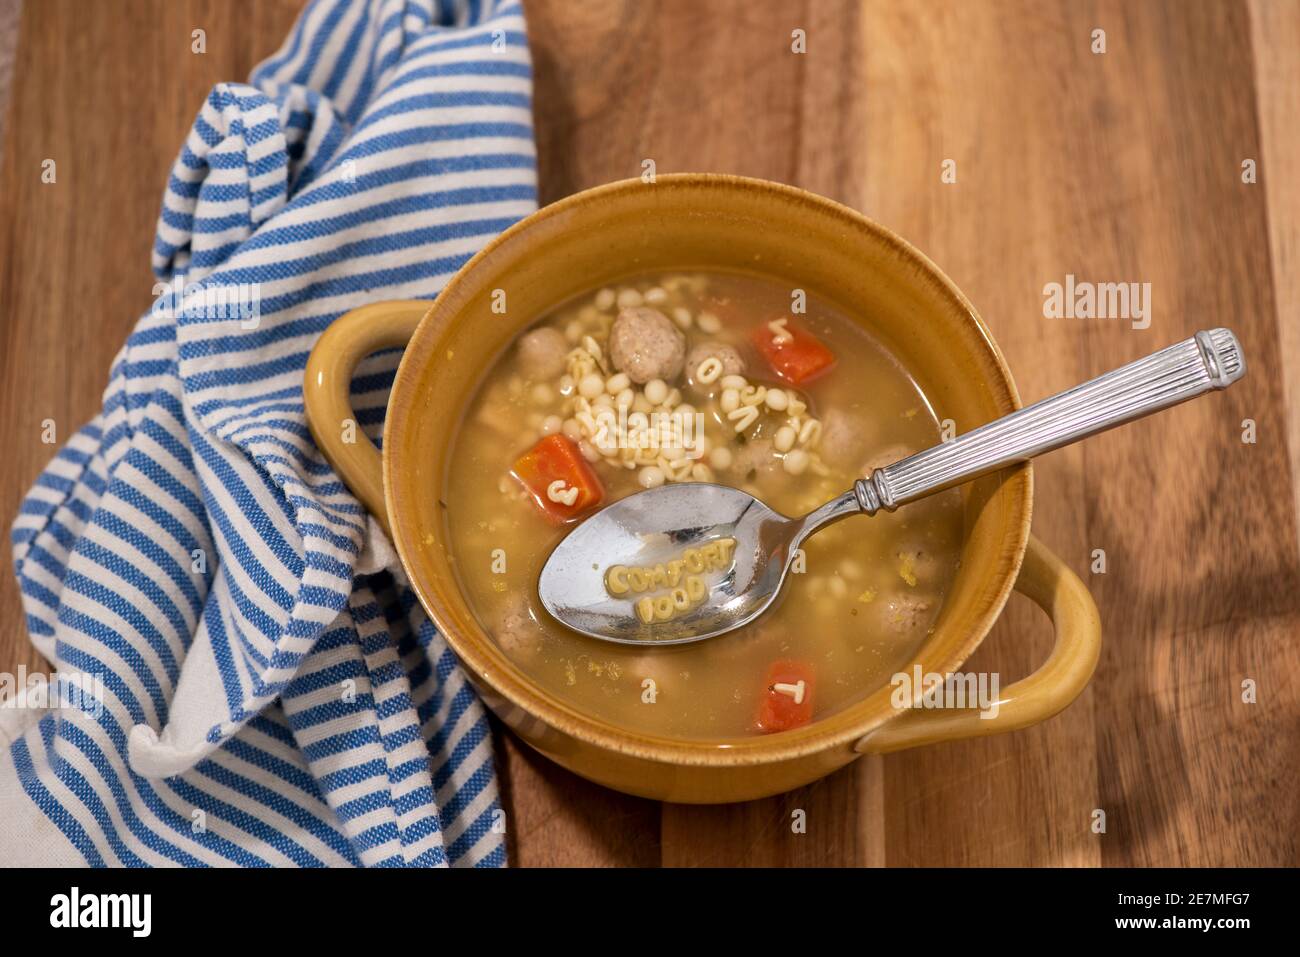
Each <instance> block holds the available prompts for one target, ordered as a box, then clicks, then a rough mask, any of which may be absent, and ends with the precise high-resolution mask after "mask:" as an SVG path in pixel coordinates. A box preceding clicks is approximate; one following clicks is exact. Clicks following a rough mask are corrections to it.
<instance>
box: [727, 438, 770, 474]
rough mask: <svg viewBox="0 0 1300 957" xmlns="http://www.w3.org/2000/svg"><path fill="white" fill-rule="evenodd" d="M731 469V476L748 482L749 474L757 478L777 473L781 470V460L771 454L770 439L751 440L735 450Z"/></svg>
mask: <svg viewBox="0 0 1300 957" xmlns="http://www.w3.org/2000/svg"><path fill="white" fill-rule="evenodd" d="M731 467H732V469H733V474H735V475H737V476H739V477H740V478H741V479H742V480H748V479H749V478H750V475H751V473H752V474H753V477H754V478H757V477H758V476H760V475H767V474H769V473H771V472H775V471H777V470H778V469H780V468H781V460H780V459H779V458H778V457H777V456H776V455H774V454H773V452H772V442H771V440H770V439H751V440H750V441H748V442H746V443H745V444H744V445H742V446H741V447H740V448H739V449H737V450H736V454H735V457H734V458H732V460H731Z"/></svg>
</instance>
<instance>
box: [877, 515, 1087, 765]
mask: <svg viewBox="0 0 1300 957" xmlns="http://www.w3.org/2000/svg"><path fill="white" fill-rule="evenodd" d="M1016 590H1017V591H1019V592H1020V593H1022V594H1024V595H1026V596H1028V597H1029V598H1030V599H1031V600H1032V601H1033V602H1034V603H1035V604H1037V605H1038V606H1039V607H1040V608H1042V609H1043V611H1045V612H1047V615H1048V617H1049V618H1051V619H1052V624H1053V625H1054V627H1055V628H1056V644H1055V646H1054V647H1053V648H1052V653H1051V655H1049V656H1048V658H1047V661H1046V662H1044V663H1043V665H1042V667H1040V668H1039V669H1038V670H1037V671H1035V672H1034V673H1033V674H1031V675H1029V677H1027V678H1023V679H1021V680H1020V681H1017V682H1015V683H1014V684H1012V685H1011V686H1010V687H1007V688H1004V689H1002V691H1001V694H1000V695H999V696H998V708H997V713H996V714H993V713H992V712H990V713H989V716H988V717H984V716H982V713H981V712H980V711H979V710H978V709H976V708H960V709H957V708H950V709H922V708H917V709H913V710H909V711H906V712H902V713H900V714H899V716H898V717H896V718H891V719H890V720H889V721H887V722H886V723H885V724H883V725H881V726H880V727H879V728H876V729H875V730H874V731H870V732H868V733H867V734H865V735H863V736H862V737H861V738H859V739H858V741H857V743H856V744H855V745H854V750H855V751H858V752H861V753H864V754H885V753H888V752H890V751H901V750H902V749H904V748H914V747H917V746H919V745H923V744H936V743H938V742H940V741H955V740H957V739H959V738H974V737H979V736H981V735H986V734H1000V733H1002V732H1003V731H1016V730H1018V729H1020V728H1027V727H1029V726H1030V725H1034V724H1038V723H1039V722H1040V721H1046V720H1047V719H1048V718H1050V717H1051V716H1052V715H1054V714H1056V713H1057V712H1058V711H1061V710H1062V709H1063V708H1065V707H1066V705H1068V704H1069V703H1070V702H1071V701H1073V700H1074V699H1075V698H1077V697H1078V696H1079V693H1080V692H1081V691H1083V689H1084V686H1085V685H1087V683H1088V679H1089V678H1091V677H1092V672H1093V669H1094V668H1096V667H1097V657H1098V655H1099V654H1100V653H1101V619H1100V618H1099V617H1098V615H1097V605H1096V603H1095V602H1093V600H1092V595H1090V594H1089V593H1088V589H1087V588H1086V587H1084V584H1083V582H1081V581H1080V580H1079V576H1077V575H1076V574H1074V572H1072V571H1070V569H1069V568H1067V567H1066V566H1065V563H1064V562H1062V561H1061V560H1060V559H1059V558H1057V557H1056V556H1055V555H1053V554H1052V553H1051V552H1050V551H1049V550H1048V548H1047V546H1046V545H1044V544H1043V543H1042V542H1040V541H1039V540H1038V539H1037V538H1035V537H1033V536H1032V535H1031V536H1030V537H1029V546H1028V547H1027V548H1026V550H1025V560H1024V563H1023V564H1022V565H1021V567H1020V576H1019V577H1018V578H1017V579H1016Z"/></svg>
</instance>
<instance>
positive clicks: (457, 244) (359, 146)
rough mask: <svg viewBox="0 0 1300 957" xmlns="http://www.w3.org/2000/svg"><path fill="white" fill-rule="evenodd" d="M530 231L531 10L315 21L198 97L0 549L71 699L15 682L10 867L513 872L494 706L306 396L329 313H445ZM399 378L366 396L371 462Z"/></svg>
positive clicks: (473, 3) (368, 370) (312, 14)
mask: <svg viewBox="0 0 1300 957" xmlns="http://www.w3.org/2000/svg"><path fill="white" fill-rule="evenodd" d="M107 160H108V161H109V162H111V161H112V158H111V157H108V158H107ZM535 205H536V155H535V150H534V144H533V138H532V123H531V71H530V64H529V57H528V48H527V44H526V38H525V34H524V20H523V14H522V11H521V8H520V4H519V3H518V2H517V0H506V2H494V0H366V2H358V0H315V2H313V3H311V4H310V5H309V6H308V7H307V9H306V10H305V11H304V12H303V14H302V16H301V17H300V19H299V21H298V23H297V25H296V26H295V28H294V30H293V32H292V34H291V35H290V36H289V38H288V39H287V40H286V41H285V43H284V45H283V46H282V47H281V48H280V50H279V51H278V52H277V53H276V54H275V55H274V56H272V57H271V58H270V59H269V60H267V61H266V62H265V63H262V64H261V65H260V66H258V67H257V69H256V70H254V71H253V75H252V77H251V78H250V81H249V83H248V84H246V85H245V84H238V83H230V84H222V85H220V86H217V87H216V88H215V89H213V91H212V93H211V95H210V96H209V97H208V99H207V102H206V103H205V104H204V105H203V107H202V109H201V110H200V111H199V114H198V117H197V118H196V119H195V121H194V126H193V130H192V131H191V133H190V135H189V138H188V139H187V141H186V143H185V145H184V147H183V148H182V149H181V151H180V155H179V157H178V158H177V160H176V163H175V166H174V167H173V170H172V174H171V178H170V181H169V182H168V184H167V189H166V192H165V194H164V197H163V205H162V212H161V214H160V216H159V220H158V231H157V238H156V240H155V244H154V252H153V267H154V270H155V271H156V273H157V274H158V276H159V277H160V284H159V286H158V287H156V288H155V295H157V296H158V299H157V302H156V303H155V305H154V307H153V309H151V311H150V312H149V314H148V315H146V316H144V317H143V318H142V319H141V320H140V321H139V322H138V324H137V325H136V327H135V331H134V332H133V333H132V334H131V336H130V338H129V339H128V341H127V343H126V346H125V347H124V348H123V349H122V351H121V352H120V354H119V355H118V357H117V359H116V361H115V362H114V365H113V367H112V370H111V372H110V380H109V384H108V388H107V390H106V391H105V393H104V405H103V411H102V412H101V413H100V414H99V415H98V416H97V417H96V418H95V419H94V421H92V422H91V423H90V424H89V425H87V426H85V427H84V428H83V429H81V431H80V432H78V433H77V434H76V435H75V436H73V437H72V439H71V440H70V441H69V442H68V444H67V445H66V446H65V447H64V448H63V449H62V450H61V451H60V452H59V453H58V455H57V456H56V457H55V458H54V460H53V461H52V462H51V463H50V465H49V467H48V468H47V469H46V471H45V472H44V474H42V475H41V476H40V478H39V479H38V480H37V482H36V486H35V487H34V488H33V489H32V491H31V493H30V494H29V496H28V498H27V499H26V500H25V501H24V502H23V504H22V509H21V513H20V514H19V516H18V519H17V521H16V523H15V524H14V527H13V533H12V541H13V551H14V563H15V566H16V569H17V574H18V579H19V582H20V585H21V588H22V594H23V605H24V610H25V612H26V616H27V627H28V630H29V631H30V633H31V637H32V641H33V642H34V643H35V645H36V647H37V648H38V649H39V651H40V652H41V653H42V654H43V655H44V656H45V657H46V658H47V659H48V660H49V661H50V662H51V664H52V666H53V668H54V669H55V673H56V676H57V680H56V681H54V682H46V683H45V684H44V685H42V684H41V683H40V682H39V680H38V679H36V678H31V677H27V678H25V680H23V681H19V680H18V678H20V677H23V676H9V677H10V679H11V680H10V683H11V684H14V685H17V686H18V690H19V691H20V692H23V694H22V695H20V698H19V700H18V701H17V702H16V706H15V702H11V704H10V706H9V707H6V708H3V709H0V735H3V738H4V742H3V743H4V744H5V747H4V748H3V749H2V751H0V753H2V754H3V757H2V758H0V864H27V863H42V864H55V865H57V864H71V863H78V864H80V863H87V864H91V865H167V864H181V865H209V864H210V865H241V866H265V865H348V864H359V865H458V866H473V865H476V866H497V865H503V864H504V863H505V840H504V836H503V832H504V827H503V826H502V825H503V815H502V813H501V810H500V806H499V801H498V794H497V784H496V775H495V771H494V767H493V759H492V746H491V737H490V734H489V728H488V722H487V718H486V713H485V711H484V708H483V706H482V705H481V703H480V702H479V701H478V700H477V698H476V697H475V695H474V693H473V691H472V690H471V688H470V686H469V685H468V684H467V683H466V680H465V676H464V674H463V673H462V671H461V668H460V667H459V665H458V664H457V662H456V660H455V658H454V657H453V656H452V653H451V652H450V650H449V649H448V647H447V645H446V643H445V642H444V640H443V639H442V637H441V636H440V635H439V634H438V632H437V631H436V629H435V628H434V626H433V625H432V624H431V623H430V621H429V619H428V618H427V617H426V616H425V614H424V612H423V611H422V610H421V608H420V605H419V603H418V602H417V601H416V599H415V596H414V595H413V594H412V592H411V590H410V589H409V588H408V587H407V585H406V584H405V582H404V580H403V578H402V576H401V573H400V570H399V569H398V568H397V566H396V562H395V560H394V555H393V552H392V549H391V547H390V546H389V544H388V542H387V540H386V539H385V537H384V534H383V532H382V531H380V530H379V529H378V526H377V525H376V524H375V522H374V520H373V519H372V518H369V517H368V516H367V515H366V513H365V512H364V510H363V509H362V508H361V507H360V506H359V505H358V503H357V501H356V500H355V499H354V498H353V497H352V496H351V495H350V494H349V493H348V491H347V489H346V488H344V486H343V485H342V484H341V483H340V481H339V479H338V477H337V476H336V475H335V474H334V472H333V471H332V470H331V469H330V468H329V466H328V465H327V464H326V463H325V462H324V460H323V459H322V458H321V455H320V453H319V452H318V451H317V450H316V448H315V446H314V445H313V443H312V440H311V437H310V434H309V433H308V430H307V425H306V421H305V418H304V414H303V403H302V374H303V366H304V363H305V362H306V358H307V353H308V351H309V350H310V349H311V347H312V344H313V343H314V342H315V340H316V338H317V336H319V335H320V333H321V331H322V330H323V329H324V328H325V327H326V326H328V325H329V324H330V323H331V322H332V321H334V319H336V318H337V317H338V316H339V315H340V314H342V313H343V312H345V311H346V310H348V309H350V308H352V307H355V306H358V305H361V304H362V303H366V302H372V301H375V300H379V299H397V298H432V297H433V296H434V295H435V294H436V293H437V292H438V290H439V289H440V288H441V287H442V286H443V284H444V283H445V282H446V281H447V279H448V278H449V277H450V276H451V275H452V274H453V273H454V272H455V271H456V270H457V269H458V268H459V267H460V266H461V265H462V264H463V263H464V262H465V261H466V260H468V259H469V258H470V256H471V255H473V253H474V252H475V251H476V250H478V249H479V248H480V247H481V246H483V245H484V243H486V242H487V241H488V239H490V238H491V237H492V236H494V235H495V234H497V233H498V232H500V231H501V230H502V229H504V228H505V227H507V226H509V225H510V224H511V223H514V222H515V221H517V220H519V219H520V218H521V217H523V216H525V215H527V214H528V213H529V212H531V211H532V210H533V209H534V208H535ZM89 321H93V317H92V319H91V320H89ZM397 359H398V356H397V355H395V354H394V353H393V352H391V351H390V352H388V353H385V354H381V355H378V356H374V357H371V359H369V360H367V361H366V362H365V363H363V365H362V367H361V368H360V369H359V370H358V374H357V377H356V379H355V381H354V383H353V389H352V391H353V397H354V400H355V403H356V407H357V410H358V421H359V423H360V424H361V425H363V427H364V428H365V430H366V432H367V433H368V434H369V435H370V436H371V437H372V438H374V439H378V438H379V436H380V432H381V429H382V424H383V413H384V405H385V401H386V399H387V391H388V387H389V384H390V383H391V380H392V375H393V371H394V369H395V367H396V363H397ZM11 690H12V689H11ZM78 690H80V692H81V694H80V695H78V694H76V693H74V692H76V691H78Z"/></svg>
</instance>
